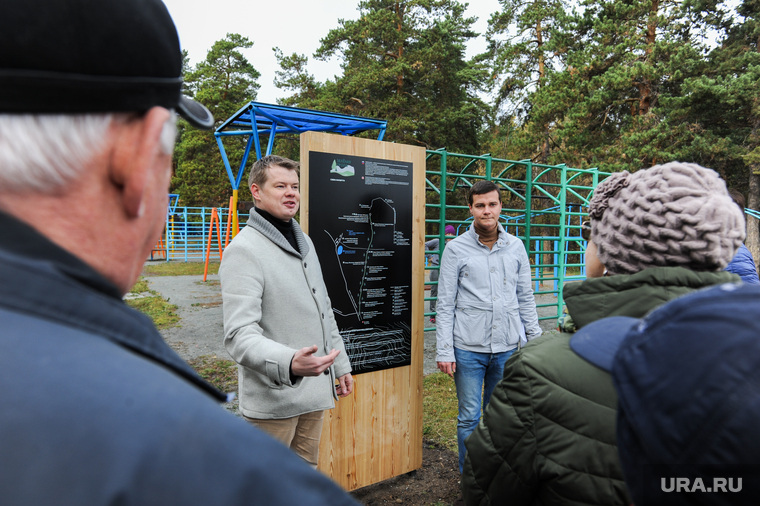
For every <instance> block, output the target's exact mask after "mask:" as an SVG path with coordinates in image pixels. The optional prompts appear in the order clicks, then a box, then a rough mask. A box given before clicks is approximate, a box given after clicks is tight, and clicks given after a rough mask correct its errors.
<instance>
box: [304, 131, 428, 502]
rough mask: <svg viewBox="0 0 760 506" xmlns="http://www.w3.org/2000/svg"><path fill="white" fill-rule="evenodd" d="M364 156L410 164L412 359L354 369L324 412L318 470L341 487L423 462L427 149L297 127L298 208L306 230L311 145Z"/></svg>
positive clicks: (361, 483)
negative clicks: (343, 391)
mask: <svg viewBox="0 0 760 506" xmlns="http://www.w3.org/2000/svg"><path fill="white" fill-rule="evenodd" d="M310 151H318V152H324V153H335V154H342V155H353V156H366V157H371V158H379V159H383V160H398V161H405V162H411V163H412V164H413V174H412V185H413V189H412V195H413V197H412V200H413V202H412V206H413V223H412V238H411V242H412V258H410V259H409V261H410V262H411V263H412V290H411V294H410V296H411V299H412V300H411V304H412V331H411V332H412V353H411V364H410V365H408V366H402V367H395V368H392V369H384V370H380V371H373V372H368V373H363V374H359V375H357V376H355V377H354V379H355V384H354V393H353V394H352V395H351V396H349V397H347V398H345V399H341V400H340V401H338V402H337V406H336V408H335V409H333V410H331V411H327V412H326V413H325V421H324V427H323V430H322V440H321V443H320V447H319V465H318V469H319V470H320V471H322V472H323V473H325V474H326V475H328V476H329V477H331V478H332V479H333V480H335V481H336V482H337V483H338V484H339V485H341V486H342V487H343V488H344V489H346V490H349V491H350V490H355V489H357V488H361V487H365V486H367V485H372V484H373V483H378V482H380V481H383V480H387V479H389V478H392V477H394V476H398V475H400V474H404V473H408V472H410V471H413V470H415V469H419V468H420V467H421V466H422V361H423V348H424V331H423V327H424V325H423V323H424V318H423V313H424V305H423V304H424V291H423V289H424V286H423V285H424V237H425V235H424V234H425V232H424V227H425V149H424V148H422V147H417V146H409V145H406V144H395V143H390V142H383V141H376V140H370V139H362V138H358V137H347V136H341V135H334V134H326V133H320V132H305V133H303V134H301V214H300V222H301V226H302V227H303V229H304V231H306V232H307V233H308V230H309V198H310V195H309V166H308V164H309V152H310Z"/></svg>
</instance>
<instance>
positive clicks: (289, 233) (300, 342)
mask: <svg viewBox="0 0 760 506" xmlns="http://www.w3.org/2000/svg"><path fill="white" fill-rule="evenodd" d="M298 177H299V165H298V163H297V162H294V161H293V160H289V159H287V158H282V157H279V156H274V155H269V156H265V157H264V158H262V159H260V160H257V161H256V163H254V165H253V167H252V168H251V175H250V177H249V179H248V183H249V185H250V187H251V194H252V195H253V200H254V202H255V205H256V207H254V208H253V209H251V214H250V217H249V219H248V223H247V226H246V227H245V229H243V230H241V231H240V233H239V234H238V235H237V236H236V237H235V239H234V240H233V241H232V242H231V243H230V245H229V246H228V247H227V249H225V251H224V258H223V260H222V265H221V267H220V269H219V278H220V280H221V283H222V298H223V309H224V343H225V346H226V348H227V351H228V352H229V353H230V355H231V356H232V358H233V359H235V361H236V362H237V363H238V364H239V375H238V377H239V379H240V380H239V391H240V411H241V412H242V414H243V416H244V417H245V418H246V420H248V421H249V422H251V423H252V424H254V425H256V426H258V427H259V428H261V429H263V430H265V431H266V432H268V433H269V434H271V435H272V436H274V437H275V438H276V439H279V440H280V441H282V442H283V443H285V444H286V445H287V446H289V447H290V448H291V449H292V450H293V451H295V452H296V453H297V454H298V455H300V456H301V457H302V458H303V459H304V460H306V461H307V462H308V463H310V464H311V465H312V466H315V467H316V465H317V462H318V452H319V439H320V435H321V433H322V420H323V416H324V410H326V409H332V408H334V407H335V400H336V399H337V398H338V397H344V396H347V395H349V394H350V393H351V392H352V391H353V378H352V377H351V364H350V363H349V360H348V357H347V355H346V349H345V347H344V345H343V339H342V338H341V336H340V333H339V332H338V326H337V324H336V323H335V318H334V317H333V312H332V306H331V304H330V299H329V297H328V296H327V288H326V287H325V283H324V280H323V279H322V269H321V267H320V265H319V260H318V259H317V255H316V253H315V251H314V245H313V244H312V242H311V239H309V238H308V237H307V236H306V235H305V234H304V233H303V232H302V231H301V227H300V226H299V225H298V222H296V221H295V219H293V218H294V217H295V215H296V213H297V212H298V208H299V203H300V199H301V196H300V193H299V187H298V184H299V179H298ZM336 382H337V383H336Z"/></svg>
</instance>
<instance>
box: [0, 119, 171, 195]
mask: <svg viewBox="0 0 760 506" xmlns="http://www.w3.org/2000/svg"><path fill="white" fill-rule="evenodd" d="M131 117H133V116H132V115H129V114H123V113H106V114H77V115H66V114H0V191H5V192H19V193H21V192H40V193H53V192H55V191H56V190H58V189H60V188H62V187H64V186H66V185H67V184H69V183H71V182H72V181H75V180H76V179H77V178H78V177H79V175H80V174H81V171H82V170H83V169H84V167H86V166H87V164H88V163H89V161H90V160H91V159H92V158H93V157H94V156H95V155H96V154H98V153H99V152H100V150H102V149H103V148H104V147H105V141H106V138H107V132H108V129H109V128H110V126H111V125H112V124H113V123H115V122H125V121H128V120H129V119H130V118H131ZM170 118H171V119H170V120H169V121H167V122H166V123H164V127H163V129H162V131H161V138H160V146H161V150H162V152H163V153H164V154H167V155H170V154H171V153H172V151H173V150H174V140H175V137H176V135H177V127H176V117H175V115H174V114H172V115H171V116H170Z"/></svg>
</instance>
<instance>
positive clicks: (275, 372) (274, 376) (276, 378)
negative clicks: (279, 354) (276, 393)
mask: <svg viewBox="0 0 760 506" xmlns="http://www.w3.org/2000/svg"><path fill="white" fill-rule="evenodd" d="M266 369H267V378H269V388H274V389H275V390H281V389H282V381H280V368H279V367H278V364H277V362H276V361H274V360H267V361H266Z"/></svg>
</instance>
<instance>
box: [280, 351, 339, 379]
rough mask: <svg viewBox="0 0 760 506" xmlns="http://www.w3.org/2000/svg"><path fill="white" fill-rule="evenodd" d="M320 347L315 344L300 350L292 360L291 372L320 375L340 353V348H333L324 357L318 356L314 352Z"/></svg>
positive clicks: (301, 374) (296, 374)
mask: <svg viewBox="0 0 760 506" xmlns="http://www.w3.org/2000/svg"><path fill="white" fill-rule="evenodd" d="M318 349H319V348H318V347H317V345H316V344H315V345H314V346H309V347H308V348H301V349H300V350H298V351H297V352H296V354H295V355H293V360H291V361H290V372H291V373H292V374H293V375H295V376H319V375H320V374H322V373H323V372H325V369H327V368H328V367H330V366H331V365H332V364H333V362H335V357H337V356H338V353H340V350H332V351H331V352H330V353H329V354H328V355H325V356H324V357H316V356H314V354H315V353H316V352H317V350H318Z"/></svg>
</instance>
